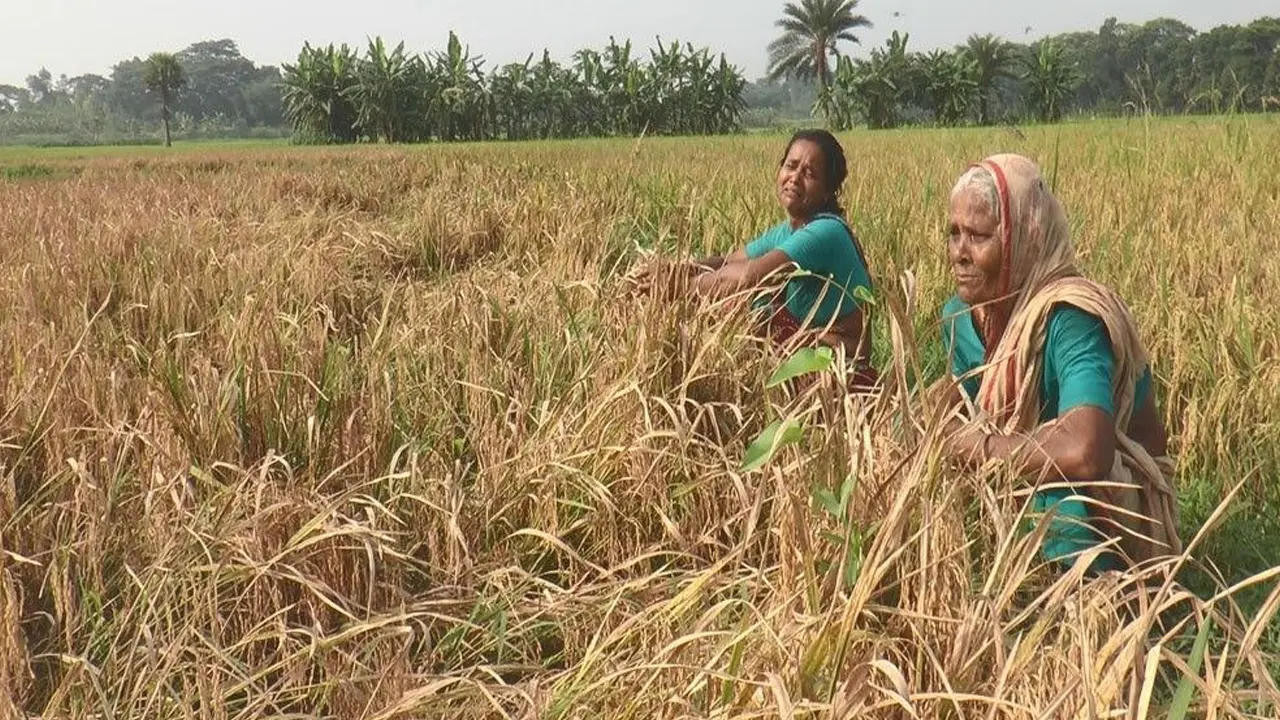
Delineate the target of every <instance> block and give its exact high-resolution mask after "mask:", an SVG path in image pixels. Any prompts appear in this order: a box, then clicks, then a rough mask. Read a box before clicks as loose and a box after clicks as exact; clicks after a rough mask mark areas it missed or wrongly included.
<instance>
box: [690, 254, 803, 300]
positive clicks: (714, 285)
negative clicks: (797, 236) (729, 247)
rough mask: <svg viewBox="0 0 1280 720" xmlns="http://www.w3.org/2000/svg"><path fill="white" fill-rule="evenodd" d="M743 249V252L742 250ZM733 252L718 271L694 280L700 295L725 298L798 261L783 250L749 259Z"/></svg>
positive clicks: (757, 283)
mask: <svg viewBox="0 0 1280 720" xmlns="http://www.w3.org/2000/svg"><path fill="white" fill-rule="evenodd" d="M739 252H741V251H739ZM737 255H738V253H734V254H733V255H730V256H729V258H727V259H726V260H725V262H723V263H722V264H721V265H720V267H719V268H718V269H716V270H711V271H709V272H704V273H702V274H701V275H699V276H698V277H697V279H696V280H694V286H693V287H694V291H695V292H697V293H698V294H699V295H704V296H707V297H712V298H724V297H730V296H732V295H736V294H737V293H739V292H742V291H743V290H746V289H748V288H753V287H756V286H757V285H759V284H761V283H762V282H764V281H765V279H766V278H768V277H769V276H770V275H773V274H774V273H776V272H777V271H778V270H780V269H782V268H783V267H785V266H787V265H790V264H794V263H793V262H792V260H791V258H790V257H788V256H787V254H786V253H784V252H782V251H781V250H770V251H769V252H767V253H765V254H764V255H761V256H760V257H758V258H754V259H749V258H747V257H746V253H745V252H743V253H742V255H741V258H742V259H741V260H739V259H737V258H736V257H735V256H737Z"/></svg>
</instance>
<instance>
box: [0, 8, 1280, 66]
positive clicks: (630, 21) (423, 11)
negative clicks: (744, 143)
mask: <svg viewBox="0 0 1280 720" xmlns="http://www.w3.org/2000/svg"><path fill="white" fill-rule="evenodd" d="M0 5H2V6H7V7H5V8H4V9H0V84H14V85H22V84H24V83H25V78H26V77H27V76H28V75H31V74H33V73H35V72H36V71H38V70H39V69H40V68H41V67H46V68H48V69H49V71H50V72H51V73H53V75H54V77H57V76H59V75H61V74H64V73H65V74H66V75H68V76H75V75H80V74H84V73H97V74H100V75H108V74H109V73H110V68H111V66H112V65H113V64H115V63H116V62H118V61H120V60H122V59H126V58H131V57H135V56H138V57H145V56H146V55H148V54H150V53H151V52H153V51H156V50H168V51H171V52H177V51H178V50H181V49H182V48H184V47H186V46H187V45H190V44H191V43H194V42H199V41H201V40H212V39H220V38H230V39H232V40H235V41H236V43H237V44H238V45H239V47H240V51H241V53H243V54H244V55H245V56H246V57H248V58H249V59H251V60H253V61H254V62H256V63H258V64H261V65H267V64H270V65H278V64H280V63H282V62H289V61H292V60H293V59H294V58H296V57H297V54H298V50H299V49H300V48H301V47H302V43H303V42H304V41H310V42H311V43H312V44H313V45H315V44H328V43H330V42H333V43H343V42H346V43H349V44H352V45H355V46H357V47H361V48H363V46H364V45H365V44H366V42H367V39H368V38H371V37H374V36H376V35H381V36H382V37H383V39H384V40H385V41H387V42H388V43H389V44H390V45H392V46H394V45H395V44H396V43H397V42H399V41H400V40H403V41H404V43H405V47H406V48H407V49H410V50H413V51H419V52H421V51H435V50H439V49H442V48H443V47H444V45H445V44H446V42H447V41H448V37H449V30H451V29H452V30H454V31H456V32H457V33H458V36H459V37H460V38H461V39H462V41H463V43H464V44H466V45H469V46H470V49H471V51H472V53H473V54H479V55H481V56H483V57H484V58H485V59H486V61H487V62H486V67H489V68H491V67H493V66H494V65H497V64H501V63H504V62H512V61H523V60H524V58H525V57H526V56H528V55H529V54H530V53H534V54H535V56H540V55H541V53H542V49H543V48H544V47H545V48H548V49H549V50H550V51H551V54H552V56H553V57H555V58H557V59H559V60H561V61H564V60H567V59H568V58H569V56H570V55H571V54H572V53H573V52H574V51H575V50H578V49H580V48H583V47H593V48H600V47H603V46H604V45H606V44H607V43H608V40H609V36H610V35H613V36H615V37H617V38H618V39H619V40H620V41H621V40H623V39H625V38H628V37H629V38H631V39H632V40H633V41H634V43H635V45H637V46H638V49H647V48H649V47H652V46H653V45H654V43H655V42H656V40H655V38H656V37H657V36H661V37H662V39H663V41H664V42H667V43H669V42H670V41H671V40H676V39H678V40H680V41H681V42H686V41H687V42H691V43H693V44H694V45H695V46H697V47H701V46H706V47H708V48H710V49H711V50H712V51H713V52H715V53H717V54H718V53H724V54H725V55H726V56H727V57H728V59H729V61H730V62H732V63H733V64H735V65H737V66H738V68H739V69H741V70H742V71H743V72H744V74H745V75H746V76H747V78H748V79H756V78H757V77H759V76H761V75H762V74H764V72H765V67H766V64H767V59H766V53H765V46H766V45H767V44H768V43H769V41H770V40H771V39H773V38H774V37H776V36H777V34H778V30H777V29H776V28H775V27H774V21H775V20H777V19H778V17H780V16H781V9H782V6H783V2H782V0H640V1H638V2H635V1H624V0H462V1H459V0H357V1H356V2H351V1H350V0H306V1H305V2H302V1H301V0H186V1H185V2H184V1H183V0H178V1H177V2H175V1H174V0H0ZM18 8H21V9H18ZM858 10H859V12H861V13H862V14H864V15H866V16H867V17H868V18H870V19H871V20H872V22H873V23H874V28H872V29H869V30H864V31H862V32H861V33H860V36H861V38H862V43H861V45H860V46H848V45H846V46H845V52H847V53H850V54H852V55H854V56H862V55H865V54H866V53H867V52H868V51H869V50H870V49H871V48H872V47H874V46H876V45H880V44H882V43H883V42H884V40H885V39H886V38H887V37H888V36H889V34H890V33H892V32H893V31H894V30H899V31H901V32H907V33H910V40H909V42H908V49H911V50H929V49H932V48H936V47H950V46H952V45H955V44H957V43H960V42H963V41H964V39H965V38H966V37H968V36H969V35H970V34H972V33H986V32H992V33H996V34H998V35H1001V36H1004V37H1006V38H1008V39H1010V40H1031V39H1034V38H1035V37H1037V36H1041V35H1045V34H1051V33H1057V32H1066V31H1073V30H1096V29H1097V28H1098V26H1099V25H1101V24H1102V22H1103V20H1105V19H1106V18H1108V17H1116V18H1117V19H1119V20H1120V21H1122V22H1134V23H1141V22H1144V21H1146V20H1150V19H1152V18H1155V17H1161V16H1164V17H1174V18H1177V19H1179V20H1182V21H1183V22H1185V23H1187V24H1188V25H1191V26H1192V27H1194V28H1196V29H1197V30H1208V29H1210V28H1212V27H1214V26H1216V25H1221V24H1224V23H1243V22H1248V21H1250V20H1253V19H1255V18H1257V17H1260V16H1263V15H1268V14H1270V15H1280V7H1277V5H1276V4H1275V0H1213V1H1212V2H1204V0H1071V1H1070V2H1055V1H1054V0H965V1H964V2H954V1H953V2H948V1H947V0H861V2H860V3H859V6H858ZM895 13H896V15H895ZM1028 28H1030V31H1029V32H1028ZM643 54H645V53H642V55H643Z"/></svg>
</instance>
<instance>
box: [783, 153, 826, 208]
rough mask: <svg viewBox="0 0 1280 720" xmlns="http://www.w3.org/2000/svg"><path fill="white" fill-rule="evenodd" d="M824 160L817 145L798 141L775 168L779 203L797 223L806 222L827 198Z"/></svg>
mask: <svg viewBox="0 0 1280 720" xmlns="http://www.w3.org/2000/svg"><path fill="white" fill-rule="evenodd" d="M826 177H827V161H826V158H825V157H823V155H822V149H821V148H819V147H818V145H817V143H814V142H812V141H809V140H797V141H795V142H794V143H793V144H792V145H791V149H790V150H788V151H787V156H786V158H784V159H783V160H782V166H781V167H779V168H778V201H779V202H781V203H782V207H783V209H785V210H786V211H787V214H788V215H790V216H791V217H792V219H796V220H808V219H809V218H811V217H813V214H814V213H815V212H816V211H817V209H818V208H819V207H821V206H822V204H823V203H824V202H826V201H827V199H828V198H830V197H831V190H830V189H829V188H827V181H826Z"/></svg>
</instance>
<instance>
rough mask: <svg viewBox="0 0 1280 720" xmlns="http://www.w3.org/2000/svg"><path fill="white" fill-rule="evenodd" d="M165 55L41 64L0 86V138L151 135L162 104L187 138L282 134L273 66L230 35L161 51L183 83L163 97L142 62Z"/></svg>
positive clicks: (72, 140)
mask: <svg viewBox="0 0 1280 720" xmlns="http://www.w3.org/2000/svg"><path fill="white" fill-rule="evenodd" d="M165 55H167V54H165V53H157V54H156V55H153V56H151V57H147V58H139V57H134V58H129V59H126V60H122V61H120V62H118V63H116V64H115V65H114V66H113V67H112V68H111V71H110V73H109V74H108V75H106V76H102V75H95V74H87V75H79V76H75V77H67V76H66V75H62V76H59V77H56V78H55V77H54V76H53V74H52V73H51V72H50V71H49V70H48V69H45V68H41V69H40V70H39V71H38V72H36V73H33V74H32V75H30V76H29V77H27V79H26V85H25V86H24V87H20V86H16V85H0V138H4V140H5V141H7V142H22V141H26V142H34V143H58V144H90V143H104V142H136V141H138V140H141V139H144V138H149V137H152V136H154V135H155V132H156V130H157V129H159V128H161V127H162V121H163V119H164V118H163V115H164V113H165V109H166V108H167V109H168V112H169V113H170V120H171V121H172V124H173V126H174V129H175V130H176V131H177V132H178V133H180V134H181V135H183V136H186V137H210V138H214V137H253V136H258V135H261V136H279V135H282V134H284V132H283V130H282V128H284V126H285V122H284V114H283V106H282V104H281V96H282V89H281V77H280V71H279V69H278V68H275V67H272V66H270V65H262V66H260V65H257V64H255V63H254V62H253V61H251V60H249V59H248V58H246V57H244V56H243V55H242V54H241V53H240V50H239V48H238V47H237V46H236V43H235V42H234V41H232V40H229V39H220V40H209V41H204V42H198V43H195V44H193V45H191V46H189V47H187V48H184V49H183V50H181V51H179V52H176V53H173V54H171V55H167V57H170V58H172V60H173V61H174V64H175V65H176V66H177V71H178V72H179V73H180V74H181V79H182V82H181V88H180V90H178V91H177V92H175V93H174V94H173V95H172V97H171V98H169V102H167V103H165V102H164V99H163V98H160V97H158V96H157V90H158V87H159V86H157V85H156V84H155V83H154V82H153V83H151V84H148V82H147V80H148V77H147V73H148V69H149V67H154V66H155V65H156V63H155V60H156V59H157V56H165ZM168 72H169V73H172V72H173V68H169V69H168ZM150 79H151V80H153V81H155V80H158V79H159V78H156V77H152V78H150ZM169 79H171V78H166V80H169Z"/></svg>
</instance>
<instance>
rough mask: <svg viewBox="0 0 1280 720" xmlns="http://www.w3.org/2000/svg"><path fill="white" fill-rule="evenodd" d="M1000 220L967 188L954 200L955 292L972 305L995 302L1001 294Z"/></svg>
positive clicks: (950, 243)
mask: <svg viewBox="0 0 1280 720" xmlns="http://www.w3.org/2000/svg"><path fill="white" fill-rule="evenodd" d="M1001 254H1002V253H1001V248H1000V221H999V216H998V214H997V212H996V210H995V208H992V207H991V206H990V204H989V203H988V200H987V198H986V197H984V196H983V194H982V192H981V191H979V190H977V189H974V188H968V189H966V190H963V191H961V192H960V194H959V195H957V196H956V197H955V198H954V199H953V200H952V201H951V234H950V237H949V239H948V240H947V257H948V259H949V260H950V261H951V273H952V275H953V276H954V277H955V281H956V293H957V294H958V295H959V296H960V299H961V300H963V301H964V302H965V303H967V304H969V305H976V304H978V303H984V302H989V301H991V300H995V299H996V298H997V297H998V296H999V294H1000V264H1001Z"/></svg>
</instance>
